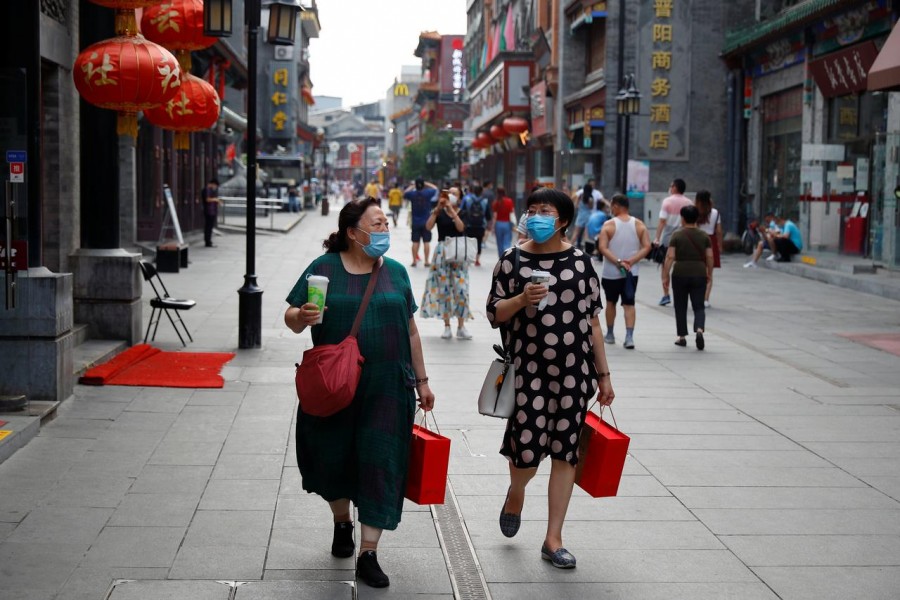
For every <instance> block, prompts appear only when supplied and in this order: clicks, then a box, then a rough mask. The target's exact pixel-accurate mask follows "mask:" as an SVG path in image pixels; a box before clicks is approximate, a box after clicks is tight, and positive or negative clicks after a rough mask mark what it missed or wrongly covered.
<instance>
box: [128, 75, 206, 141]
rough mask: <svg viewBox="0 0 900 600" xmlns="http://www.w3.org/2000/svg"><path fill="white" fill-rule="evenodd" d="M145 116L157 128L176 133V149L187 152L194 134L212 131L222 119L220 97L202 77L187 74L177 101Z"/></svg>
mask: <svg viewBox="0 0 900 600" xmlns="http://www.w3.org/2000/svg"><path fill="white" fill-rule="evenodd" d="M144 116H145V117H146V118H147V120H148V121H150V122H151V123H153V124H154V125H156V126H157V127H162V128H164V129H171V130H173V131H175V149H176V150H186V149H188V148H190V136H189V134H190V133H191V132H193V131H204V130H206V129H209V128H210V127H212V126H213V125H215V124H216V121H218V120H219V94H218V93H217V92H216V89H215V88H214V87H213V86H211V85H209V84H208V83H206V82H205V81H203V80H202V79H200V78H199V77H195V76H194V75H187V76H185V77H184V78H183V79H182V80H181V89H180V90H179V91H178V93H177V94H175V97H174V98H172V99H171V100H169V101H168V102H167V103H166V104H164V105H163V106H160V107H158V108H151V109H149V110H145V111H144Z"/></svg>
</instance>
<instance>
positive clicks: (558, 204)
mask: <svg viewBox="0 0 900 600" xmlns="http://www.w3.org/2000/svg"><path fill="white" fill-rule="evenodd" d="M534 204H550V205H551V206H553V208H555V209H556V212H558V213H559V220H560V221H564V222H565V223H566V227H568V226H569V225H571V224H572V218H573V217H574V216H575V204H574V203H573V202H572V199H571V198H569V196H568V194H565V193H563V192H561V191H559V190H557V189H553V188H549V187H542V188H538V189H537V190H535V191H533V192H531V194H530V195H529V196H528V200H526V202H525V207H526V208H527V207H530V206H532V205H534ZM560 231H564V230H563V229H561V230H560Z"/></svg>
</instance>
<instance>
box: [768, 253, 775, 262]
mask: <svg viewBox="0 0 900 600" xmlns="http://www.w3.org/2000/svg"><path fill="white" fill-rule="evenodd" d="M775 256H776V255H775V254H770V255H769V256H767V257H766V260H767V261H769V262H772V261H773V260H775Z"/></svg>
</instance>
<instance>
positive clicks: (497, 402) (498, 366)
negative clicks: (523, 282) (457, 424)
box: [478, 247, 519, 419]
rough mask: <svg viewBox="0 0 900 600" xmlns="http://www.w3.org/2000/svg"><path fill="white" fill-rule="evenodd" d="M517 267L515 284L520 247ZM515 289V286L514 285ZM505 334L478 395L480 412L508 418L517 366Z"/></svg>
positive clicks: (516, 252)
mask: <svg viewBox="0 0 900 600" xmlns="http://www.w3.org/2000/svg"><path fill="white" fill-rule="evenodd" d="M515 255H516V259H515V267H513V285H514V286H515V282H516V278H517V277H518V276H519V248H518V247H516V251H515ZM513 290H515V287H513ZM509 337H511V335H506V336H504V340H503V342H504V345H503V346H500V345H499V344H494V350H495V351H496V352H497V354H499V355H500V358H497V359H494V362H492V363H491V366H490V367H488V372H487V375H486V376H485V378H484V383H483V384H482V386H481V393H480V394H479V395H478V412H480V413H481V414H483V415H486V416H488V417H498V418H500V419H508V418H510V417H511V416H512V414H513V409H514V408H515V404H516V383H515V381H516V367H515V365H513V360H512V340H509V339H506V338H509Z"/></svg>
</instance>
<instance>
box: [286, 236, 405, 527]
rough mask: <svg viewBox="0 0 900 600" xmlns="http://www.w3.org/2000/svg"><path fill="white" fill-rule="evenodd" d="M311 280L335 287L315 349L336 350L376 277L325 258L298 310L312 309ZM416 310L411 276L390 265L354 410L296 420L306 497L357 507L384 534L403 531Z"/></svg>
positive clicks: (291, 298)
mask: <svg viewBox="0 0 900 600" xmlns="http://www.w3.org/2000/svg"><path fill="white" fill-rule="evenodd" d="M309 275H324V276H325V277H328V280H329V282H328V294H327V296H326V298H325V305H326V306H327V307H328V310H327V311H326V312H325V316H324V318H323V322H322V323H321V324H320V325H314V326H313V327H312V329H311V333H312V341H313V344H314V345H319V344H337V343H339V342H340V341H341V340H343V339H344V338H345V337H347V335H348V334H349V333H350V328H351V327H352V326H353V320H354V318H355V317H356V313H357V310H358V309H359V304H360V302H361V301H362V297H363V294H364V293H365V291H366V286H367V285H368V283H369V278H370V277H371V275H370V274H365V275H353V274H350V273H348V272H347V271H346V270H345V269H344V265H343V263H342V262H341V257H340V254H338V253H327V254H324V255H322V256H320V257H319V258H317V259H316V260H314V261H313V262H312V264H310V265H309V267H307V268H306V270H305V271H304V272H303V274H302V275H301V276H300V279H299V280H298V281H297V283H296V284H295V285H294V289H293V290H291V293H290V294H289V295H288V297H287V301H288V303H289V304H290V305H291V306H297V307H299V306H302V305H303V304H305V303H306V301H307V282H306V278H307V277H308V276H309ZM417 308H418V307H417V306H416V303H415V300H414V299H413V295H412V287H411V286H410V283H409V275H408V274H407V273H406V269H405V268H404V267H403V266H402V265H401V264H400V263H398V262H397V261H395V260H392V259H389V258H385V259H384V264H383V265H382V267H381V270H380V272H379V274H378V282H377V283H376V285H375V292H374V293H373V294H372V299H371V301H370V302H369V307H368V309H367V310H366V314H365V317H364V318H363V322H362V326H361V327H360V331H359V336H358V340H359V348H360V352H361V353H362V355H363V357H365V359H366V362H365V364H364V365H363V369H362V378H361V379H360V382H359V387H358V388H357V391H356V396H355V397H354V399H353V403H352V404H351V405H350V406H349V407H348V408H346V409H344V410H342V411H340V412H338V413H336V414H334V415H332V416H330V417H312V416H309V415H306V414H303V412H302V411H300V412H299V413H298V415H297V464H298V466H299V467H300V475H301V477H302V479H303V489H304V490H306V491H307V492H310V493H315V494H319V495H320V496H322V497H323V498H324V499H325V500H327V501H329V502H330V501H333V500H338V499H340V498H349V499H351V500H352V501H353V503H354V504H355V505H356V507H357V509H358V510H359V520H360V522H362V523H364V524H366V525H371V526H372V527H380V528H382V529H396V528H397V525H398V524H399V523H400V514H401V512H402V508H403V494H404V492H405V489H406V472H407V464H408V461H409V445H410V438H411V432H412V424H413V414H414V413H415V405H416V395H415V372H414V371H413V367H412V350H411V346H410V340H409V320H410V319H411V318H412V316H413V313H415V311H416V310H417Z"/></svg>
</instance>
